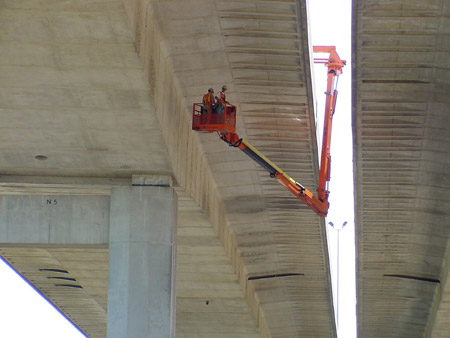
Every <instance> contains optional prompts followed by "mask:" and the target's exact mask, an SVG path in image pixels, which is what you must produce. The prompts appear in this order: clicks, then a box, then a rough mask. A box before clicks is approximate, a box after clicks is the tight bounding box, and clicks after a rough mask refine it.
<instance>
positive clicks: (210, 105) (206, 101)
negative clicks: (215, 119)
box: [202, 88, 216, 114]
mask: <svg viewBox="0 0 450 338" xmlns="http://www.w3.org/2000/svg"><path fill="white" fill-rule="evenodd" d="M215 103H216V101H215V99H214V89H212V88H209V89H208V92H207V93H206V94H205V95H203V109H202V113H206V112H208V113H209V114H210V113H214V112H215V110H216V107H215Z"/></svg>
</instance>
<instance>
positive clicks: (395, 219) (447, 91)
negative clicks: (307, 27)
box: [353, 0, 450, 338]
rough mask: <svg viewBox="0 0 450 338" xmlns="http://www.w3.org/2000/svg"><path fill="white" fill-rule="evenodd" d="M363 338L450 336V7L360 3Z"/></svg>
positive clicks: (356, 57) (358, 187)
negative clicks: (449, 280) (449, 206)
mask: <svg viewBox="0 0 450 338" xmlns="http://www.w3.org/2000/svg"><path fill="white" fill-rule="evenodd" d="M353 46H354V48H353V61H354V63H353V72H354V73H353V132H354V168H355V210H356V229H357V233H356V241H357V257H358V258H357V264H358V270H357V281H358V332H359V337H371V338H374V337H395V338H399V337H405V338H406V337H408V338H410V337H436V338H437V337H439V338H443V337H448V336H449V332H450V302H449V300H450V293H449V291H450V285H449V282H448V279H449V278H448V277H449V248H448V246H449V235H450V213H449V208H448V205H449V202H450V195H449V192H448V191H449V187H450V176H449V169H448V168H449V163H450V162H449V159H450V156H449V155H450V142H449V141H450V136H449V135H450V110H449V106H450V3H449V2H448V1H445V0H427V1H371V0H370V1H354V3H353Z"/></svg>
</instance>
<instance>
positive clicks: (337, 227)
mask: <svg viewBox="0 0 450 338" xmlns="http://www.w3.org/2000/svg"><path fill="white" fill-rule="evenodd" d="M328 224H329V225H331V227H332V228H333V229H334V230H337V269H336V270H337V271H336V322H337V326H338V330H339V232H340V231H341V230H342V229H344V227H345V226H346V225H347V221H345V222H344V223H342V226H336V227H335V226H334V223H333V222H328Z"/></svg>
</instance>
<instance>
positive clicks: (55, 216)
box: [0, 195, 109, 245]
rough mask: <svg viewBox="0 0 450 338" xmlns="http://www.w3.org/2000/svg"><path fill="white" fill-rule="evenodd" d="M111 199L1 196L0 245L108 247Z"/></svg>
mask: <svg viewBox="0 0 450 338" xmlns="http://www.w3.org/2000/svg"><path fill="white" fill-rule="evenodd" d="M108 237H109V197H108V196H61V195H53V196H52V195H45V196H39V195H28V196H26V195H22V196H15V195H13V196H8V195H0V243H33V244H62V245H63V244H93V245H95V244H105V243H108Z"/></svg>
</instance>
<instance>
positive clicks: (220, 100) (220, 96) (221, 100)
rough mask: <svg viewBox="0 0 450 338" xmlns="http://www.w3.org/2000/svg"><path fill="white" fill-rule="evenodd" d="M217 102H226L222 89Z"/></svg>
mask: <svg viewBox="0 0 450 338" xmlns="http://www.w3.org/2000/svg"><path fill="white" fill-rule="evenodd" d="M219 102H220V103H222V104H224V103H225V102H227V97H226V95H225V93H224V92H222V91H221V92H220V93H219Z"/></svg>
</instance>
